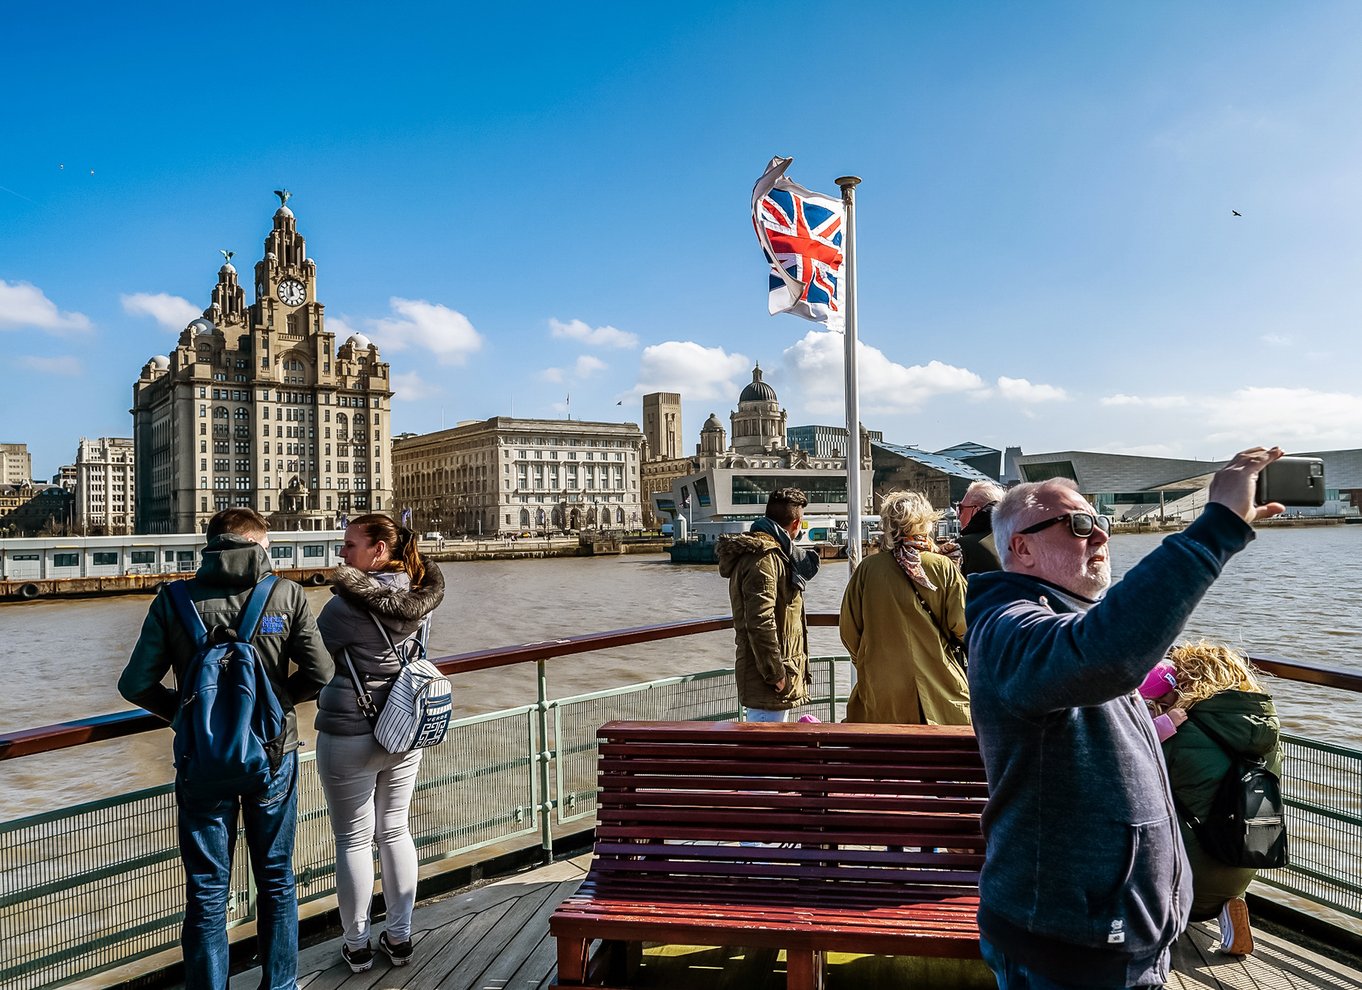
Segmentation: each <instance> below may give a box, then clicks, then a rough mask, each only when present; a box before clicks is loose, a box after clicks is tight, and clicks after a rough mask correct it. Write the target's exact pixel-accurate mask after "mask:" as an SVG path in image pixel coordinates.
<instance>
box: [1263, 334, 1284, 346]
mask: <svg viewBox="0 0 1362 990" xmlns="http://www.w3.org/2000/svg"><path fill="white" fill-rule="evenodd" d="M1258 339H1259V340H1261V341H1262V342H1263V343H1264V344H1266V345H1267V346H1268V347H1290V346H1291V338H1290V337H1288V336H1287V335H1286V334H1284V333H1265V334H1263V335H1262V336H1260V337H1259V338H1258Z"/></svg>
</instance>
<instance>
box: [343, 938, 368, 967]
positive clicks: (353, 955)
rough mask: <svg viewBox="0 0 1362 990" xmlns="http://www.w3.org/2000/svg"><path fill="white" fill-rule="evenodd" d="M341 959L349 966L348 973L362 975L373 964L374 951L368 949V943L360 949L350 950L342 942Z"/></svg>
mask: <svg viewBox="0 0 1362 990" xmlns="http://www.w3.org/2000/svg"><path fill="white" fill-rule="evenodd" d="M341 958H342V959H344V960H345V961H346V963H347V964H348V965H349V966H350V972H352V973H363V972H364V971H365V970H366V969H369V968H371V967H372V966H373V964H374V950H373V949H371V948H370V947H369V943H368V942H365V943H364V948H362V949H351V948H350V946H348V945H346V944H345V943H344V942H342V943H341Z"/></svg>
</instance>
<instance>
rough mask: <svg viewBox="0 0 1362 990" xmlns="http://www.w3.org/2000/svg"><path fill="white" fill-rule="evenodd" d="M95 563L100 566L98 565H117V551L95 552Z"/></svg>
mask: <svg viewBox="0 0 1362 990" xmlns="http://www.w3.org/2000/svg"><path fill="white" fill-rule="evenodd" d="M95 563H96V564H100V565H103V564H117V563H118V551H116V550H115V551H112V552H101V551H96V552H95Z"/></svg>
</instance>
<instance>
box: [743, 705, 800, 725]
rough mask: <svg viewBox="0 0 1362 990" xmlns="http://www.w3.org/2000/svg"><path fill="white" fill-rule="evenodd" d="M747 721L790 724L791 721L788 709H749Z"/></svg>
mask: <svg viewBox="0 0 1362 990" xmlns="http://www.w3.org/2000/svg"><path fill="white" fill-rule="evenodd" d="M747 721H749V722H788V721H790V710H789V709H788V708H784V709H781V710H780V711H774V710H772V709H770V708H749V709H747Z"/></svg>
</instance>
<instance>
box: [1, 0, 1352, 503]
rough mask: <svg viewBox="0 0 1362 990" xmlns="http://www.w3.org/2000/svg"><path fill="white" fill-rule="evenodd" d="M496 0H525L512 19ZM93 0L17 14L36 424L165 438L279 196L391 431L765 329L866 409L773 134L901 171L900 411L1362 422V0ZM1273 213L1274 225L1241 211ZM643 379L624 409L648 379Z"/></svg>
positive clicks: (5, 263) (1070, 419)
mask: <svg viewBox="0 0 1362 990" xmlns="http://www.w3.org/2000/svg"><path fill="white" fill-rule="evenodd" d="M488 8H495V9H488ZM670 9H672V8H667V7H666V6H665V5H663V6H658V5H646V4H600V5H590V4H584V5H561V4H553V5H548V4H544V5H537V4H520V5H510V4H505V5H487V4H481V5H461V4H439V5H436V4H429V5H427V4H407V5H394V6H392V7H390V8H380V7H378V6H375V5H372V4H346V3H329V4H309V3H298V4H292V5H287V6H284V7H280V6H278V5H263V4H235V5H225V6H224V5H217V6H202V5H199V6H195V5H183V4H176V5H171V4H155V3H145V4H135V5H121V6H118V5H109V4H103V3H101V4H89V3H84V2H76V3H73V4H66V5H61V6H59V7H52V6H51V5H49V6H48V7H47V8H43V7H42V5H37V4H21V5H14V6H12V7H11V8H10V9H8V10H7V11H6V14H5V29H4V38H5V40H4V51H5V54H4V58H3V59H0V91H3V92H4V93H6V112H5V115H4V138H3V140H0V348H3V353H4V357H5V358H6V361H7V364H8V367H9V370H10V372H11V373H10V374H9V375H8V376H7V377H8V384H9V387H8V388H7V389H6V390H5V395H4V397H3V399H0V412H3V423H4V425H3V426H2V427H0V441H6V442H14V441H21V442H27V443H28V444H29V445H30V449H31V450H32V451H33V454H34V470H35V473H37V474H38V475H39V476H40V477H41V476H50V475H51V474H52V473H53V472H54V471H55V470H56V468H57V466H58V465H60V464H63V463H67V462H70V461H72V460H74V457H75V450H76V445H77V442H78V440H79V438H80V437H81V436H91V437H94V436H130V435H131V430H132V426H131V417H130V416H129V415H128V412H127V410H128V407H129V405H130V402H131V388H132V383H133V381H134V380H135V378H136V377H137V374H138V372H139V370H140V368H141V366H142V364H143V363H144V362H145V361H146V360H147V359H148V358H149V357H151V356H152V355H154V354H158V353H165V352H167V351H168V350H169V349H171V348H173V347H174V344H175V341H176V338H177V335H178V331H179V329H180V328H182V327H183V325H184V323H185V322H186V321H187V319H188V318H189V317H190V316H192V315H195V314H196V312H197V311H198V310H201V309H202V308H203V307H205V306H206V305H207V304H208V302H209V293H210V291H211V288H212V286H213V283H214V281H215V278H216V271H217V268H218V266H219V265H220V264H221V257H220V255H219V254H218V250H219V249H220V248H229V249H231V250H234V251H236V252H237V255H236V259H235V260H236V263H237V265H238V268H239V269H241V270H242V271H243V272H244V271H248V270H249V268H250V267H251V265H253V264H254V262H255V260H256V259H257V258H258V257H259V256H260V254H261V251H262V246H261V245H262V242H263V239H264V236H265V234H266V232H267V231H268V229H269V226H270V218H271V216H272V214H273V211H274V209H275V207H276V205H277V201H276V200H275V199H274V197H273V196H272V195H271V190H273V189H276V188H280V187H287V188H288V189H290V190H292V191H293V193H294V198H293V200H292V201H291V202H290V204H289V205H290V207H291V208H292V209H293V210H294V212H295V213H296V215H297V218H298V226H299V230H300V231H301V232H302V233H303V235H304V236H305V237H306V238H307V239H308V249H309V253H310V254H311V255H312V257H313V258H314V259H315V260H316V262H317V265H318V290H319V296H320V298H321V300H322V301H323V302H324V303H325V304H326V317H327V321H328V325H329V327H330V328H331V329H333V330H336V331H337V332H338V335H340V336H341V337H342V339H343V336H344V334H345V333H346V332H347V331H350V330H353V331H358V332H363V333H365V334H367V335H368V336H370V337H371V338H372V339H374V340H375V342H377V343H378V344H379V346H380V348H381V350H382V353H383V356H384V358H385V359H386V360H388V361H389V362H390V363H391V365H392V370H393V374H394V379H395V381H396V382H397V383H398V394H397V396H396V398H395V399H394V402H393V410H394V412H393V426H394V430H396V431H401V430H412V431H417V432H425V431H428V430H433V429H438V428H440V426H441V425H442V424H444V425H447V426H448V425H453V424H454V423H456V422H458V421H460V420H465V419H482V418H485V417H488V416H493V415H508V414H512V413H513V414H514V415H517V416H550V417H553V416H563V415H565V414H566V412H567V410H566V408H565V400H566V397H567V396H568V395H571V414H572V416H573V417H574V418H583V419H607V420H620V419H630V420H633V421H636V422H637V421H639V420H640V417H641V413H640V409H639V401H638V397H639V396H640V395H641V394H643V393H644V392H647V391H653V390H657V389H666V390H678V391H680V392H681V393H682V394H683V398H684V401H685V424H684V426H685V433H686V442H687V444H692V443H694V442H695V441H696V439H697V436H698V431H699V427H700V425H701V423H702V422H703V420H704V418H705V417H706V416H707V415H708V414H709V413H710V412H717V413H718V414H719V416H720V418H721V419H723V420H724V421H725V422H726V420H727V414H728V412H729V411H730V410H731V409H732V408H733V407H734V405H735V403H736V398H737V393H738V391H739V390H740V389H741V388H742V386H743V384H744V383H745V382H746V381H748V380H749V373H750V369H751V366H752V363H753V362H754V361H760V362H761V365H762V368H763V369H764V371H765V373H766V379H767V380H768V381H769V382H771V383H772V384H773V385H774V386H775V388H776V390H777V392H778V393H779V395H780V398H781V401H782V403H783V404H784V405H785V406H786V408H787V409H788V411H789V414H790V422H791V424H792V425H793V424H804V423H840V422H842V421H843V419H842V405H841V394H840V389H841V380H842V375H841V360H842V358H841V351H842V338H841V337H840V336H837V335H831V334H828V333H827V332H826V331H824V330H823V329H822V328H821V327H820V326H818V325H817V324H813V323H807V322H805V321H802V320H799V319H797V318H795V317H791V316H777V317H771V316H768V315H767V313H766V276H765V273H764V270H763V261H762V258H761V255H760V252H759V249H758V247H757V245H756V239H755V237H754V235H753V233H752V229H751V224H750V220H749V207H750V195H751V188H752V185H753V183H754V182H755V181H756V179H757V178H758V176H759V175H760V174H761V172H762V170H763V169H764V167H765V165H766V163H767V161H768V160H769V159H770V158H771V156H772V155H776V154H779V155H788V156H793V157H794V159H795V161H794V165H793V166H792V168H791V170H790V175H791V177H792V178H793V179H794V180H795V181H797V182H800V183H802V184H804V185H806V186H809V187H810V188H814V189H819V190H822V191H824V192H830V193H835V192H836V187H835V183H834V181H833V180H834V179H835V178H836V177H837V176H839V175H843V174H847V173H854V174H858V175H860V176H861V177H862V179H863V182H862V185H861V186H860V189H859V191H858V228H859V239H858V249H859V254H858V264H859V276H858V277H859V287H860V297H859V312H860V338H861V341H862V345H863V350H862V355H861V359H860V369H861V381H862V419H863V421H864V422H865V423H866V424H867V425H868V426H870V427H871V428H873V429H880V430H883V431H884V433H885V435H886V437H887V438H888V439H891V440H894V441H896V442H900V443H911V444H918V445H920V446H922V447H924V448H927V449H939V448H941V447H945V446H948V445H950V444H954V443H956V442H960V441H964V440H974V441H978V442H981V443H986V444H989V445H991V446H995V447H999V448H1001V447H1004V446H1007V445H1019V446H1021V447H1022V448H1023V449H1024V450H1026V451H1027V452H1031V453H1039V452H1042V451H1046V450H1057V449H1065V448H1077V449H1089V450H1106V451H1119V452H1140V453H1152V454H1162V455H1171V456H1187V457H1201V458H1215V457H1224V456H1227V455H1228V454H1230V453H1232V452H1233V451H1234V450H1236V449H1238V448H1239V447H1241V446H1245V445H1248V444H1251V443H1254V442H1258V441H1262V442H1267V443H1281V444H1283V445H1284V446H1286V447H1288V448H1291V449H1326V448H1332V447H1350V446H1358V445H1359V443H1362V438H1359V435H1358V426H1359V423H1362V398H1359V395H1358V391H1357V389H1358V385H1357V383H1358V378H1359V376H1358V364H1359V358H1358V352H1357V347H1356V343H1355V341H1356V337H1357V329H1358V324H1359V317H1360V316H1362V280H1359V278H1358V273H1359V263H1360V262H1362V257H1360V255H1362V233H1360V231H1362V226H1360V225H1359V220H1362V215H1360V214H1362V206H1360V205H1359V204H1362V197H1359V196H1358V195H1357V188H1358V177H1359V176H1360V175H1362V126H1359V125H1360V124H1362V121H1360V120H1359V117H1360V116H1362V101H1359V100H1358V99H1357V94H1358V93H1359V92H1362V60H1359V59H1358V58H1357V56H1356V50H1357V46H1356V39H1357V38H1358V37H1359V36H1362V30H1360V29H1362V6H1358V5H1356V4H1349V3H1317V4H1311V5H1304V6H1302V5H1289V6H1281V5H1276V4H1268V3H1256V2H1247V3H1235V4H1230V3H1215V4H1210V3H1172V2H1167V3H1159V2H1150V3H1138V4H1135V3H1119V4H1118V3H1092V2H1074V3H1039V2H1038V3H1029V4H1019V3H1006V4H1004V3H975V4H936V3H930V4H929V3H884V4H847V5H843V8H842V9H845V10H846V14H845V16H844V17H843V18H842V19H841V20H837V21H834V20H831V19H830V18H829V16H828V11H829V8H828V7H827V5H825V4H812V3H786V4H783V5H780V6H778V7H776V6H772V5H769V4H766V5H758V4H755V3H726V4H705V3H696V4H689V5H678V6H676V7H675V8H674V9H675V10H676V11H681V10H683V9H684V11H685V13H684V14H682V13H679V12H678V13H674V14H673V13H669V12H668V11H669V10H670ZM1231 210H1238V211H1239V212H1240V213H1242V214H1243V216H1242V217H1234V216H1233V215H1232V213H1231ZM621 402H622V406H621V405H617V403H621Z"/></svg>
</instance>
